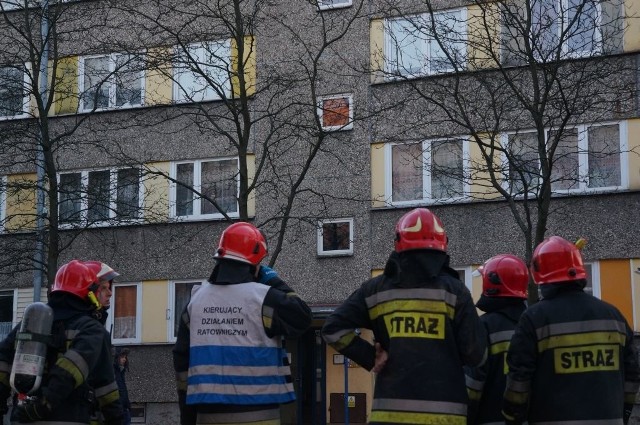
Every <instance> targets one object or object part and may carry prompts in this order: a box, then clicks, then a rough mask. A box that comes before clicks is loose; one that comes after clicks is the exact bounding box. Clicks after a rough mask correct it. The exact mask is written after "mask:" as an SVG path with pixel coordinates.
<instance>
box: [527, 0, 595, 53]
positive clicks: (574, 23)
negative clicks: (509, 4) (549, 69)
mask: <svg viewBox="0 0 640 425" xmlns="http://www.w3.org/2000/svg"><path fill="white" fill-rule="evenodd" d="M600 18H601V11H600V2H599V1H596V0H534V1H532V2H531V41H532V45H533V46H534V49H535V51H534V54H535V55H536V56H537V57H538V59H539V60H541V61H543V62H544V61H548V60H556V57H557V55H559V57H560V58H561V59H564V58H571V57H584V56H590V55H592V54H597V53H599V52H600V51H601V50H602V46H601V39H602V37H601V32H600Z"/></svg>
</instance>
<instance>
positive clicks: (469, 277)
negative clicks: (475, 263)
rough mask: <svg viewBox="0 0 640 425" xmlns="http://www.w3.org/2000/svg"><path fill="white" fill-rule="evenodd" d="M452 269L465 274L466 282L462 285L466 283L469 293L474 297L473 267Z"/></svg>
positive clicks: (455, 267)
mask: <svg viewBox="0 0 640 425" xmlns="http://www.w3.org/2000/svg"><path fill="white" fill-rule="evenodd" d="M452 268H453V269H454V270H455V271H457V272H458V273H460V272H464V280H463V281H462V283H464V286H466V287H467V289H468V290H469V292H471V295H473V270H472V267H471V266H466V267H457V266H454V267H452ZM461 280H462V279H461Z"/></svg>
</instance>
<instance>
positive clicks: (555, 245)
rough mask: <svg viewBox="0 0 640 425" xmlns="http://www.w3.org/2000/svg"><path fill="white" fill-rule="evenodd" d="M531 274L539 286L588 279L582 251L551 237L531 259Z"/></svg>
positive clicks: (535, 251) (567, 242) (541, 243)
mask: <svg viewBox="0 0 640 425" xmlns="http://www.w3.org/2000/svg"><path fill="white" fill-rule="evenodd" d="M531 274H532V275H533V280H534V281H535V282H536V283H537V284H538V285H545V284H547V283H555V282H571V281H576V280H581V279H586V278H587V272H586V271H585V269H584V264H583V262H582V254H580V249H578V247H577V246H576V245H575V244H572V243H571V242H569V241H568V240H566V239H563V238H561V237H560V236H551V237H550V238H547V239H545V240H543V241H542V242H540V244H539V245H538V246H537V247H536V249H535V250H534V251H533V258H532V259H531Z"/></svg>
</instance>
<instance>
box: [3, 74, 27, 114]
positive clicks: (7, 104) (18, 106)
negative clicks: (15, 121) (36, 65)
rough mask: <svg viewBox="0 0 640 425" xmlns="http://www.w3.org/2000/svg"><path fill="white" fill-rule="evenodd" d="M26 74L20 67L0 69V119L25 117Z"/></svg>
mask: <svg viewBox="0 0 640 425" xmlns="http://www.w3.org/2000/svg"><path fill="white" fill-rule="evenodd" d="M27 88H28V80H27V73H26V72H25V70H24V69H23V68H20V67H17V68H16V67H3V68H0V119H2V118H20V117H24V116H26V115H27V107H28V105H29V95H28V90H27Z"/></svg>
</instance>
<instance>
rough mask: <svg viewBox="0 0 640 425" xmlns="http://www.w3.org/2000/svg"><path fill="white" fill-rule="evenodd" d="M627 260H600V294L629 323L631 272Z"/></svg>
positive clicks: (631, 312) (631, 310)
mask: <svg viewBox="0 0 640 425" xmlns="http://www.w3.org/2000/svg"><path fill="white" fill-rule="evenodd" d="M629 266H630V263H629V260H602V261H600V294H601V296H602V300H603V301H606V302H608V303H610V304H613V305H614V306H616V307H617V308H618V310H620V312H621V313H622V314H623V315H624V317H625V318H626V319H627V321H628V322H629V323H633V304H632V297H631V295H632V294H631V273H630V270H629Z"/></svg>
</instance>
